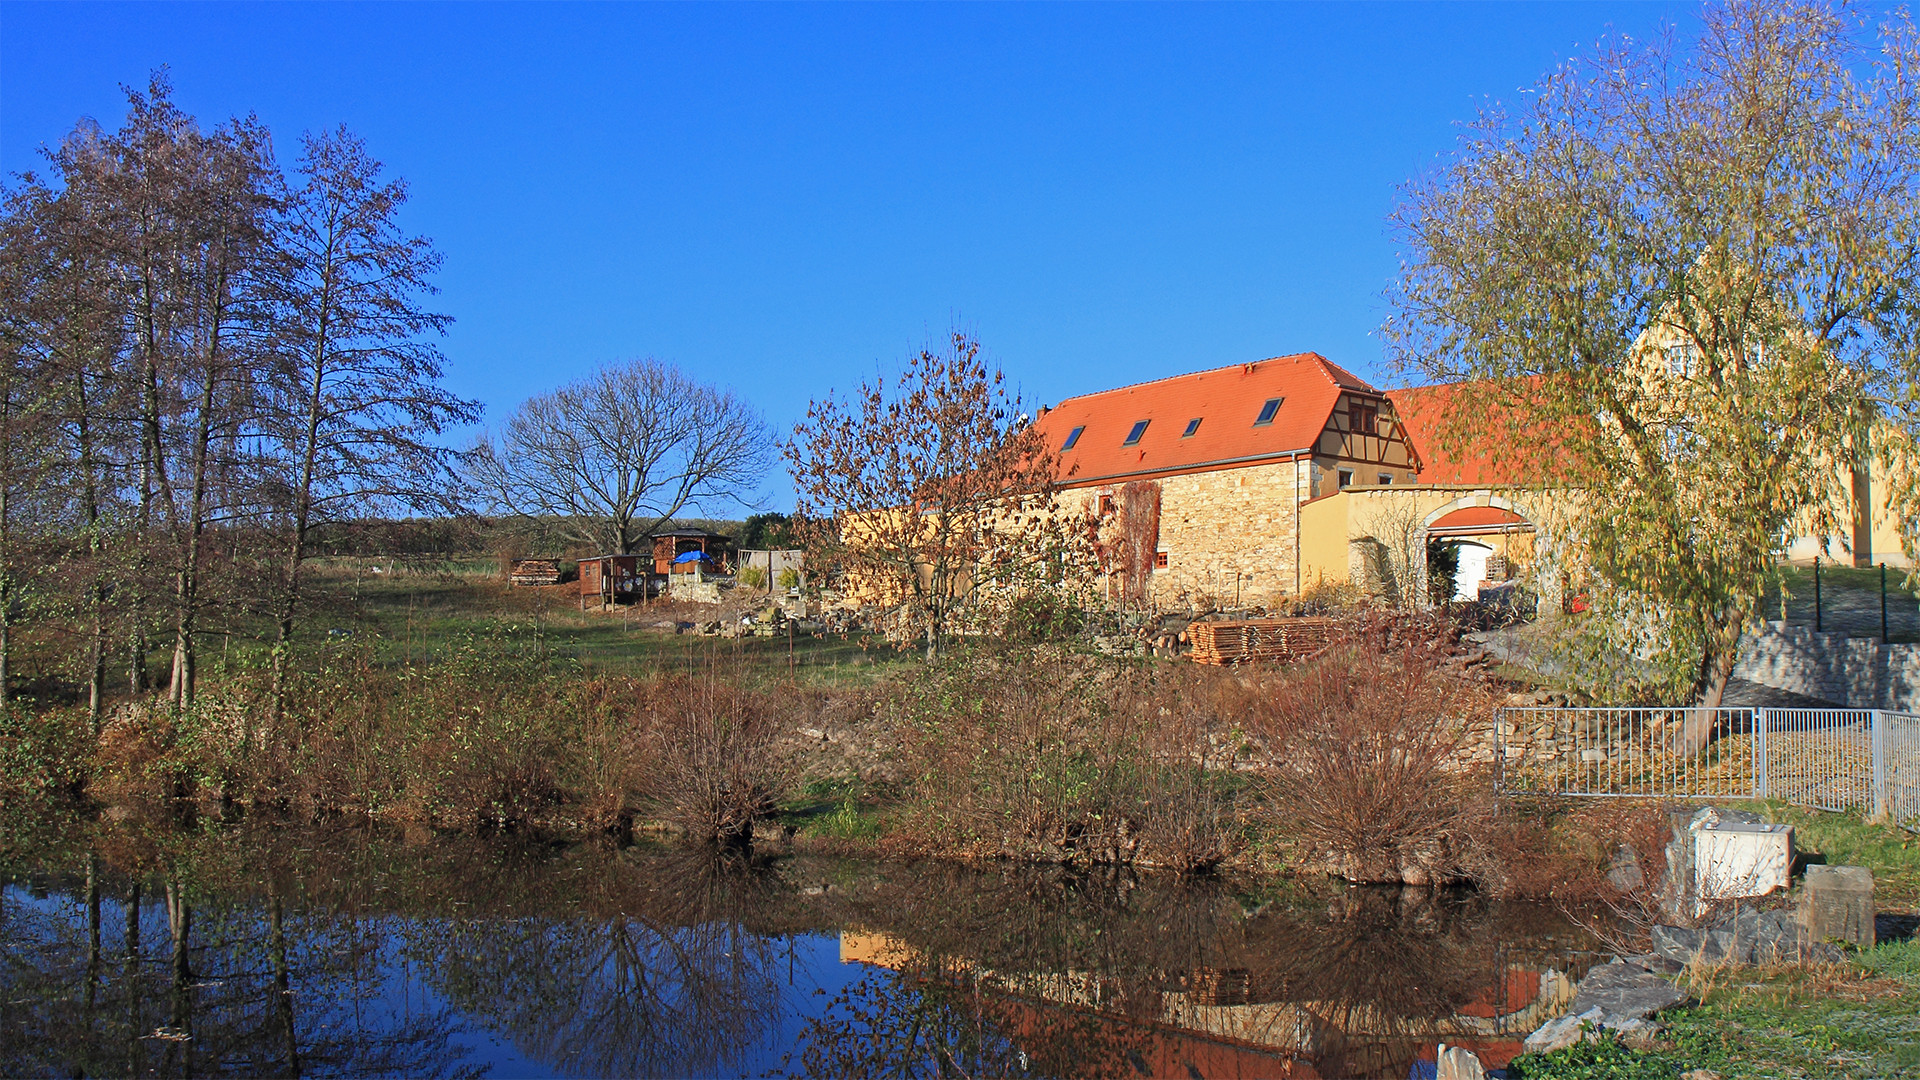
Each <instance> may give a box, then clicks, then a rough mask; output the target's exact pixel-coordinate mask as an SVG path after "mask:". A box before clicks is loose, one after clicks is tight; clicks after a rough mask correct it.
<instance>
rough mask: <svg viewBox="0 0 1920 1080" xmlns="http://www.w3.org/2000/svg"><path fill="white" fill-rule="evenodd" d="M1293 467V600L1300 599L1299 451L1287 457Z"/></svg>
mask: <svg viewBox="0 0 1920 1080" xmlns="http://www.w3.org/2000/svg"><path fill="white" fill-rule="evenodd" d="M1287 461H1288V463H1289V464H1290V465H1292V466H1293V598H1294V599H1295V600H1298V599H1299V598H1300V451H1298V450H1295V451H1294V452H1293V453H1292V454H1289V455H1288V456H1287Z"/></svg>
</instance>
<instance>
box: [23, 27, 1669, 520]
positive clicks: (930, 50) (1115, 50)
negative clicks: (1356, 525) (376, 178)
mask: <svg viewBox="0 0 1920 1080" xmlns="http://www.w3.org/2000/svg"><path fill="white" fill-rule="evenodd" d="M1696 14H1697V9H1696V8H1695V7H1693V6H1692V5H1685V4H1654V3H1645V4H1618V3H1594V4H1538V5H1531V4H1491V5H1471V4H1436V5H1415V4H1381V5H1373V4H1308V5H1279V4H1274V5H1244V4H1240V5H1184V6H1156V5H1124V6H1104V5H1091V4H1085V5H1083V4H1071V5H1068V4H1051V5H1043V4H1033V5H997V4H967V5H960V6H915V5H870V4H859V5H855V4H840V5H818V6H796V5H775V4H754V5H746V4H736V5H714V6H704V5H692V4H676V5H670V6H640V5H614V4H598V5H579V6H571V5H559V4H552V5H531V6H523V5H514V4H477V3H475V4H453V5H436V4H381V5H367V6H360V5H353V4H324V5H300V4H271V5H267V4H260V5H249V4H212V5H170V4H157V3H156V4H137V5H125V6H122V5H93V4H81V3H60V4H20V3H5V4H0V169H4V170H5V171H7V172H8V173H13V172H17V171H19V170H21V169H25V168H32V167H35V166H36V154H37V151H38V148H39V147H41V146H43V145H47V144H50V143H53V142H55V141H57V140H58V139H59V138H60V136H61V135H62V134H63V133H64V132H65V131H67V130H68V129H69V128H70V127H71V126H72V125H73V123H74V122H75V120H76V119H77V118H79V117H81V116H90V117H93V118H94V119H96V120H98V121H99V122H100V123H102V124H104V125H107V126H112V125H114V124H116V123H118V121H119V118H120V117H121V115H122V114H123V112H124V99H123V97H122V95H121V93H120V91H119V85H120V84H122V83H135V84H143V83H144V82H145V79H146V75H147V72H148V71H149V70H150V69H152V68H154V67H156V66H159V65H162V64H165V65H169V66H170V67H171V69H172V77H173V80H174V84H175V87H176V98H177V100H178V101H179V102H180V104H181V105H182V106H183V107H184V108H186V109H187V110H189V111H190V112H193V113H195V114H196V115H198V116H199V117H200V118H201V120H202V121H203V122H204V123H208V124H211V123H212V122H214V121H217V120H218V119H220V118H223V117H225V116H229V115H232V114H235V113H244V112H248V111H252V112H255V113H257V114H259V116H260V117H261V118H262V119H263V120H264V121H266V122H267V124H268V125H269V126H270V127H271V128H272V129H273V131H274V132H275V133H276V136H277V137H278V140H279V142H280V146H281V148H282V155H283V157H290V155H291V153H292V149H293V146H294V144H295V140H296V138H297V135H298V133H299V132H300V131H302V130H304V129H311V128H319V127H325V126H330V125H333V124H337V123H342V122H344V123H346V124H347V125H348V126H349V127H350V128H352V129H353V130H354V131H356V132H358V133H359V134H361V135H362V136H363V137H365V138H366V139H367V140H368V142H369V143H370V144H371V147H372V149H373V151H374V153H375V154H376V155H378V156H379V157H381V158H382V160H384V161H386V162H387V163H388V165H389V166H390V167H391V168H392V169H393V170H394V171H395V172H397V173H398V174H400V175H402V176H405V177H406V178H407V179H408V181H409V182H410V183H411V185H412V191H413V203H412V206H411V208H410V211H409V215H410V223H411V225H412V227H414V228H415V229H416V230H418V231H420V232H424V233H426V234H427V235H430V236H432V237H433V238H434V239H435V241H436V242H437V244H438V246H439V248H440V250H441V251H442V252H443V254H444V255H445V257H446V269H445V273H444V275H443V277H442V279H441V284H442V287H443V293H442V295H441V297H440V298H439V299H440V304H441V307H442V309H443V310H445V311H447V312H449V313H450V314H452V315H454V316H455V318H456V319H457V323H456V325H455V327H454V330H453V332H452V334H451V336H450V337H449V338H448V340H447V342H446V343H445V348H446V352H447V354H448V356H449V358H450V360H451V378H450V382H451V384H452V385H453V387H454V388H455V389H456V390H458V391H459V392H461V393H464V394H467V395H470V396H473V397H477V398H480V399H482V400H483V401H485V402H486V403H487V405H488V408H489V412H490V413H491V414H493V415H496V416H497V415H499V414H501V413H504V412H505V411H506V410H508V409H510V408H511V407H512V406H513V405H514V404H515V403H517V402H518V401H520V400H521V399H522V398H524V397H526V396H527V395H529V394H532V393H537V392H539V391H541V390H544V389H547V388H550V387H552V386H554V385H556V384H558V383H559V382H562V381H565V380H567V379H570V378H573V377H575V376H578V375H581V374H584V373H586V372H588V371H590V370H591V369H592V368H593V367H595V366H596V365H598V364H600V363H603V362H606V361H608V360H614V359H619V358H623V357H629V356H638V355H652V356H657V357H660V358H663V359H667V360H671V361H673V362H675V363H677V364H679V365H681V366H682V367H683V368H684V369H686V370H688V371H690V372H692V373H694V374H695V375H696V376H698V377H701V378H703V379H706V380H708V381H712V382H716V383H721V384H725V385H728V386H731V387H732V388H734V389H735V390H736V391H738V392H739V393H741V394H742V395H744V396H745V397H747V398H748V399H749V400H751V401H753V402H754V403H755V404H757V405H758V406H759V407H760V408H761V409H762V410H763V411H764V412H765V413H766V415H767V417H768V419H769V420H770V421H771V422H772V423H773V424H774V425H775V426H776V428H778V429H780V430H782V431H785V430H786V429H788V428H790V427H791V425H792V423H793V421H794V420H795V419H796V418H797V417H799V416H800V415H802V414H803V413H804V412H805V409H806V404H807V401H808V399H809V398H811V397H814V396H818V395H820V394H822V393H824V392H825V391H827V390H828V389H830V388H845V387H848V386H851V385H852V384H854V383H855V382H857V381H858V380H860V379H861V378H864V377H869V376H871V375H872V374H874V373H875V371H876V370H881V369H891V368H892V367H893V366H894V365H896V364H897V363H898V362H899V360H900V359H901V358H902V357H903V356H904V355H905V354H906V353H907V352H908V351H910V350H912V349H915V348H917V347H919V346H920V345H922V344H924V343H926V342H927V341H928V340H929V339H930V338H937V337H939V336H941V335H943V334H944V333H945V332H946V330H947V329H948V328H949V327H953V326H958V327H960V328H963V329H966V330H969V331H971V332H972V333H974V334H976V335H978V336H979V337H980V339H981V340H982V341H983V342H984V343H985V345H986V346H987V348H988V350H989V352H990V353H991V354H992V355H993V357H994V358H995V359H996V360H997V361H998V362H999V363H1000V364H1001V365H1002V366H1003V367H1004V368H1005V369H1006V371H1007V373H1008V375H1009V376H1010V377H1011V378H1012V379H1013V380H1014V381H1016V382H1017V383H1018V384H1019V386H1020V387H1021V388H1022V390H1023V391H1024V393H1025V395H1026V397H1027V399H1028V400H1029V401H1030V402H1035V403H1038V402H1056V401H1059V400H1060V399H1061V398H1062V397H1065V396H1068V395H1070V394H1076V393H1084V392H1089V391H1093V390H1099V389H1105V388H1108V387H1111V386H1116V385H1121V384H1124V383H1129V382H1136V381H1139V380H1142V379H1150V378H1156V377H1160V376H1163V375H1170V374H1176V373H1179V372H1183V371H1192V370H1196V369H1200V368H1206V367H1213V366H1218V365H1222V364H1231V363H1238V362H1242V361H1245V360H1252V359H1258V358H1260V357H1264V356H1271V355H1276V354H1282V353H1289V352H1298V351H1302V350H1309V349H1310V350H1314V351H1317V352H1320V353H1322V354H1324V355H1326V356H1328V357H1330V358H1331V359H1333V360H1335V361H1336V362H1338V363H1342V364H1345V365H1348V366H1350V367H1352V368H1353V369H1355V370H1356V371H1358V372H1360V373H1361V374H1364V375H1369V376H1375V377H1384V376H1385V375H1386V374H1387V373H1386V372H1384V371H1382V370H1381V349H1380V344H1379V340H1378V338H1377V336H1376V330H1377V328H1378V326H1379V324H1380V322H1381V319H1382V317H1383V315H1384V306H1383V301H1382V299H1381V295H1382V292H1383V290H1384V289H1385V288H1386V286H1387V284H1388V282H1389V281H1390V280H1391V278H1392V276H1393V273H1394V268H1395V265H1396V260H1395V250H1394V246H1393V243H1392V240H1391V238H1390V237H1389V236H1388V234H1387V231H1386V223H1385V219H1386V216H1387V214H1388V212H1389V211H1390V210H1391V208H1392V207H1393V205H1394V201H1395V198H1396V188H1397V186H1398V185H1399V184H1400V183H1402V182H1404V181H1405V180H1407V179H1408V178H1410V177H1412V176H1414V175H1416V174H1418V173H1419V172H1421V171H1422V170H1424V169H1427V168H1430V167H1431V166H1432V165H1433V164H1434V162H1435V161H1436V160H1437V159H1438V155H1441V154H1443V153H1445V152H1446V151H1447V150H1448V149H1449V148H1450V147H1451V146H1452V144H1453V139H1454V134H1455V133H1454V124H1455V123H1456V122H1458V121H1460V120H1464V119H1467V118H1469V117H1470V116H1471V115H1472V114H1473V111H1474V109H1475V106H1476V103H1477V102H1478V101H1479V100H1481V99H1483V98H1488V97H1491V98H1498V99H1507V100H1512V99H1514V98H1516V97H1517V96H1518V95H1519V92H1520V91H1521V89H1522V88H1523V87H1526V86H1529V85H1531V84H1532V83H1533V81H1534V80H1535V79H1537V78H1538V77H1539V76H1540V75H1541V74H1543V73H1544V72H1546V71H1547V70H1548V69H1550V68H1551V67H1552V66H1553V65H1554V64H1555V63H1557V62H1558V61H1560V60H1561V59H1563V58H1565V57H1567V56H1569V55H1571V54H1572V53H1573V52H1575V51H1576V50H1577V49H1578V48H1580V47H1582V46H1584V45H1586V44H1589V43H1591V42H1592V41H1593V40H1594V39H1596V38H1597V37H1599V36H1601V35H1602V34H1604V33H1606V32H1608V30H1609V29H1612V30H1614V31H1619V32H1625V33H1629V34H1633V35H1635V36H1637V37H1644V36H1649V35H1652V34H1654V33H1657V32H1659V30H1660V28H1661V27H1662V26H1663V25H1666V24H1676V25H1678V26H1679V27H1680V28H1681V31H1682V33H1683V34H1689V33H1690V32H1691V31H1692V29H1693V27H1694V26H1695V20H1696ZM765 495H766V498H767V499H768V500H769V501H770V503H771V504H772V505H775V506H782V505H784V504H785V503H787V502H788V501H789V500H790V496H789V495H788V493H787V489H786V484H785V482H784V479H783V478H781V477H775V478H773V479H771V480H770V481H769V485H768V488H767V491H766V493H765ZM716 509H719V508H716Z"/></svg>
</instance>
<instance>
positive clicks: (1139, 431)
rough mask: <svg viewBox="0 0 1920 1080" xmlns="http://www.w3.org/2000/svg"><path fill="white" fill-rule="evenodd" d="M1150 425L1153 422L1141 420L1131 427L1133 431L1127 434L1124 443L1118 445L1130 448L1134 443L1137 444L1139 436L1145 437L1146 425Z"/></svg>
mask: <svg viewBox="0 0 1920 1080" xmlns="http://www.w3.org/2000/svg"><path fill="white" fill-rule="evenodd" d="M1151 423H1153V421H1151V420H1142V421H1140V422H1139V423H1137V424H1135V425H1133V430H1132V431H1129V432H1127V439H1126V441H1125V442H1123V443H1121V444H1120V445H1121V446H1132V445H1133V444H1134V443H1137V442H1139V441H1140V436H1142V435H1145V434H1146V433H1147V425H1148V424H1151Z"/></svg>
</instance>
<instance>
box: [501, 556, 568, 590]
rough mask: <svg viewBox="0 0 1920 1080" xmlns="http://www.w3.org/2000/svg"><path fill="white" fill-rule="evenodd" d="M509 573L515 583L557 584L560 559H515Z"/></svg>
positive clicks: (558, 581)
mask: <svg viewBox="0 0 1920 1080" xmlns="http://www.w3.org/2000/svg"><path fill="white" fill-rule="evenodd" d="M510 573H511V575H512V577H513V583H514V584H515V585H558V584H560V560H559V559H515V560H513V566H512V569H511V571H510Z"/></svg>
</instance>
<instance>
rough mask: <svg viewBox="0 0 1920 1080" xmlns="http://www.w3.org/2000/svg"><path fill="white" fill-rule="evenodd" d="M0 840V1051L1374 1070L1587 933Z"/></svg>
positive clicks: (1550, 972)
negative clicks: (0, 851)
mask: <svg viewBox="0 0 1920 1080" xmlns="http://www.w3.org/2000/svg"><path fill="white" fill-rule="evenodd" d="M23 848H24V849H23V850H16V851H15V853H14V854H13V855H11V856H5V857H0V883H3V884H0V890H3V891H0V943H3V945H4V950H3V951H4V955H5V957H6V960H5V965H4V968H0V994H3V995H4V1001H5V1003H6V1004H5V1008H6V1013H7V1015H6V1016H5V1017H4V1020H0V1074H5V1075H56V1074H57V1075H63V1076H79V1075H87V1076H101V1075H119V1076H126V1075H166V1076H218V1075H229V1074H240V1075H354V1076H363V1075H408V1076H496V1077H520V1076H528V1077H532V1076H759V1075H768V1074H801V1075H818V1076H846V1075H882V1074H884V1075H889V1076H900V1075H905V1076H939V1075H954V1074H956V1073H964V1074H966V1075H973V1076H980V1075H1035V1076H1068V1075H1114V1076H1141V1075H1163V1076H1182V1077H1191V1076H1200V1077H1217V1076H1218V1077H1236V1076H1283V1077H1316V1076H1391V1077H1405V1076H1407V1075H1409V1071H1410V1069H1412V1068H1414V1062H1415V1061H1416V1060H1417V1059H1420V1058H1426V1059H1428V1060H1431V1058H1432V1054H1433V1048H1434V1044H1435V1042H1436V1041H1445V1042H1447V1043H1462V1044H1465V1045H1468V1046H1473V1047H1477V1048H1479V1049H1481V1050H1482V1052H1483V1056H1485V1057H1488V1058H1490V1059H1492V1060H1493V1061H1495V1062H1500V1061H1504V1060H1505V1057H1506V1056H1507V1055H1510V1054H1511V1053H1513V1052H1515V1051H1516V1050H1517V1049H1518V1040H1519V1039H1520V1038H1522V1037H1524V1035H1525V1033H1526V1032H1527V1031H1529V1030H1531V1029H1532V1028H1533V1027H1534V1026H1535V1025H1537V1024H1538V1023H1539V1021H1540V1019H1541V1018H1542V1017H1543V1016H1544V1012H1545V1010H1547V1009H1549V1008H1551V1007H1553V1006H1554V1005H1555V1000H1554V999H1555V997H1556V995H1563V994H1564V992H1565V987H1566V980H1567V979H1568V978H1569V977H1577V976H1578V975H1579V974H1580V973H1581V972H1583V971H1584V970H1585V968H1586V967H1587V966H1588V965H1589V964H1590V963H1592V962H1593V961H1594V959H1595V958H1596V950H1597V949H1598V948H1599V946H1598V944H1597V943H1595V942H1593V941H1592V940H1591V939H1590V938H1588V937H1587V936H1586V935H1585V934H1584V933H1583V932H1582V931H1580V930H1579V929H1577V928H1576V927H1575V926H1573V925H1572V924H1570V923H1569V922H1567V921H1566V920H1565V919H1564V918H1562V917H1561V916H1560V915H1559V914H1558V913H1557V912H1555V911H1554V910H1553V909H1551V908H1549V907H1544V906H1540V905H1532V904H1498V903H1492V902H1488V901H1486V900H1484V899H1481V898H1478V897H1475V896H1473V895H1471V894H1449V893H1439V894H1435V893H1432V892H1427V891H1417V890H1405V891H1401V890H1368V889H1346V888H1316V887H1303V886H1300V885H1295V884H1289V883H1285V882H1278V881H1261V880H1234V879H1216V880H1205V881H1200V882H1182V881H1179V880H1176V879H1172V878H1161V877H1157V876H1151V875H1139V874H1132V873H1126V872H1115V871H1100V872H1091V873H1087V872H1070V871H1064V870H1058V869H1050V868H1031V867H1014V866H990V867H985V868H968V867H961V866H955V865H950V864H944V863H933V862H924V863H917V864H901V863H884V862H870V861H860V860H849V859H830V858H820V857H809V856H788V857H764V856H762V857H757V858H750V857H742V856H738V855H733V856H721V855H716V854H714V853H710V852H693V851H687V850H681V849H674V848H664V847H651V846H646V845H639V846H630V847H620V846H617V845H614V844H612V843H610V842H597V841H596V842H585V843H564V844H560V843H555V844H548V843H536V842H529V841H526V840H523V839H513V838H508V839H500V838H494V839H481V838H474V837H465V836H436V835H430V834H424V833H415V834H413V835H412V836H411V837H409V836H406V835H402V834H397V833H387V832H370V831H361V830H344V831H333V832H325V831H315V830H312V829H273V828H263V827H241V826H223V827H205V826H203V827H199V828H195V829H187V830H181V829H155V828H134V827H119V826H93V825H76V826H74V827H72V828H69V829H66V830H64V832H62V833H61V835H59V836H57V837H56V838H54V839H50V840H46V841H44V842H39V843H30V844H26V845H24V846H23Z"/></svg>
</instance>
